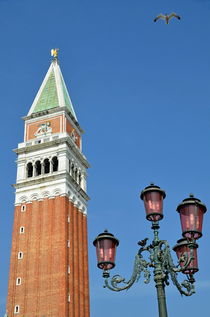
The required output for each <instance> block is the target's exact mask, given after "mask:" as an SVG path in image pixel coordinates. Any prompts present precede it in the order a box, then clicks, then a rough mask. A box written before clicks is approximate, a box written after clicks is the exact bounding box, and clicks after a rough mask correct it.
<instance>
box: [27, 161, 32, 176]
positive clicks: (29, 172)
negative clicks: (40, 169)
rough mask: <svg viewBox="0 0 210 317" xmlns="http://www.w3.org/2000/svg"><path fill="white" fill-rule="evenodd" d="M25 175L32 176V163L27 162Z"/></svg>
mask: <svg viewBox="0 0 210 317" xmlns="http://www.w3.org/2000/svg"><path fill="white" fill-rule="evenodd" d="M26 170H27V177H32V176H33V165H32V163H31V162H30V163H28V164H27V169H26Z"/></svg>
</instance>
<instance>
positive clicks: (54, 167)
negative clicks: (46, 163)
mask: <svg viewBox="0 0 210 317" xmlns="http://www.w3.org/2000/svg"><path fill="white" fill-rule="evenodd" d="M52 171H53V172H57V171H58V159H57V157H56V156H54V157H53V158H52Z"/></svg>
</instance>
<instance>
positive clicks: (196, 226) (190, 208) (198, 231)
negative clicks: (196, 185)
mask: <svg viewBox="0 0 210 317" xmlns="http://www.w3.org/2000/svg"><path fill="white" fill-rule="evenodd" d="M206 210H207V208H206V206H205V205H204V204H203V203H202V202H201V201H200V200H199V199H197V198H195V197H194V196H193V195H192V194H191V195H190V197H189V198H186V199H184V200H183V201H182V203H181V204H179V205H178V207H177V211H178V212H179V214H180V220H181V226H182V235H183V237H186V238H190V239H199V238H200V237H201V236H202V225H203V215H204V213H205V212H206Z"/></svg>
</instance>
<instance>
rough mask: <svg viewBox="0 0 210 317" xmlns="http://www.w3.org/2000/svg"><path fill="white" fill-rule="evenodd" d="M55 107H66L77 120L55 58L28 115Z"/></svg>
mask: <svg viewBox="0 0 210 317" xmlns="http://www.w3.org/2000/svg"><path fill="white" fill-rule="evenodd" d="M56 107H67V108H68V110H69V111H70V112H71V114H72V115H73V117H74V118H75V119H76V120H77V117H76V114H75V112H74V108H73V105H72V102H71V99H70V97H69V94H68V90H67V88H66V85H65V82H64V79H63V76H62V73H61V69H60V67H59V65H58V60H57V57H54V59H53V61H52V63H51V65H50V67H49V69H48V72H47V74H46V76H45V78H44V80H43V82H42V85H41V87H40V89H39V91H38V93H37V95H36V97H35V99H34V102H33V104H32V106H31V109H30V111H29V113H28V115H31V114H32V113H36V112H40V111H44V110H49V109H52V108H56Z"/></svg>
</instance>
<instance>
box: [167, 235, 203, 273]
mask: <svg viewBox="0 0 210 317" xmlns="http://www.w3.org/2000/svg"><path fill="white" fill-rule="evenodd" d="M197 248H198V244H197V243H192V242H189V241H188V240H187V239H186V238H183V239H180V240H178V241H177V244H176V245H175V247H174V248H173V250H174V251H175V252H176V255H177V258H178V260H179V263H180V266H181V267H184V265H185V263H186V259H190V257H191V256H193V260H191V262H190V263H189V265H188V266H187V267H186V269H184V271H182V273H184V274H189V275H193V274H195V273H196V272H198V270H199V269H198V257H197Z"/></svg>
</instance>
